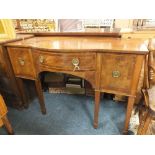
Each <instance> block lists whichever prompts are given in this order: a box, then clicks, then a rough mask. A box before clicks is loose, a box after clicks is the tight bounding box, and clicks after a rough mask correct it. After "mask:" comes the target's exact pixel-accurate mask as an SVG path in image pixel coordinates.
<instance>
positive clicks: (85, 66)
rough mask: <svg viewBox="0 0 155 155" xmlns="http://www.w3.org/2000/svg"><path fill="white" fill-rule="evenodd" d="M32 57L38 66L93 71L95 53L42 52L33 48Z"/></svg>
mask: <svg viewBox="0 0 155 155" xmlns="http://www.w3.org/2000/svg"><path fill="white" fill-rule="evenodd" d="M32 53H33V58H34V61H35V63H37V64H36V65H37V66H39V67H48V68H53V69H58V70H64V71H94V70H95V68H96V54H95V53H90V52H84V53H77V52H73V53H67V52H65V53H64V52H48V53H47V52H44V51H39V50H33V52H32Z"/></svg>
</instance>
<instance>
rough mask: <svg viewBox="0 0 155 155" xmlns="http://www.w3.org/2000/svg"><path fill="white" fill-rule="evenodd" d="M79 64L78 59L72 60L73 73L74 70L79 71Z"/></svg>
mask: <svg viewBox="0 0 155 155" xmlns="http://www.w3.org/2000/svg"><path fill="white" fill-rule="evenodd" d="M79 63H80V61H79V59H78V58H74V59H72V64H73V66H74V69H73V71H75V70H80V67H79Z"/></svg>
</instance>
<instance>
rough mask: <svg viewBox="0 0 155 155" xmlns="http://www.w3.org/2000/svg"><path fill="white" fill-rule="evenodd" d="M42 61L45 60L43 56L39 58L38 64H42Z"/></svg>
mask: <svg viewBox="0 0 155 155" xmlns="http://www.w3.org/2000/svg"><path fill="white" fill-rule="evenodd" d="M44 60H45V58H44V56H42V55H41V56H40V57H39V62H40V63H43V62H44Z"/></svg>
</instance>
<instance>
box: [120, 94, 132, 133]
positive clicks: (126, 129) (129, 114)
mask: <svg viewBox="0 0 155 155" xmlns="http://www.w3.org/2000/svg"><path fill="white" fill-rule="evenodd" d="M134 102H135V98H134V97H128V105H127V111H126V118H125V126H124V131H123V133H124V134H127V133H128V127H129V122H130V117H131V112H132V109H133V105H134Z"/></svg>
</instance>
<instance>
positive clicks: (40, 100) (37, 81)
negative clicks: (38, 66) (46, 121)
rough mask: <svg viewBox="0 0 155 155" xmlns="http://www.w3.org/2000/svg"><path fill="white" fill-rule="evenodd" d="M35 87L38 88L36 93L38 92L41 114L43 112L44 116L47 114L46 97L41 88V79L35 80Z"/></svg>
mask: <svg viewBox="0 0 155 155" xmlns="http://www.w3.org/2000/svg"><path fill="white" fill-rule="evenodd" d="M35 86H36V91H37V95H38V98H39V103H40V108H41V112H42V114H46V107H45V103H44V96H43V91H42V87H41V82H40V80H39V79H37V80H35Z"/></svg>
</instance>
